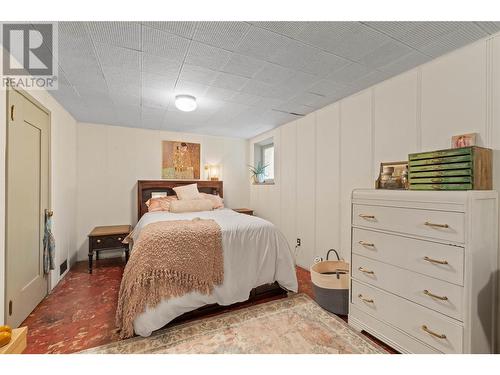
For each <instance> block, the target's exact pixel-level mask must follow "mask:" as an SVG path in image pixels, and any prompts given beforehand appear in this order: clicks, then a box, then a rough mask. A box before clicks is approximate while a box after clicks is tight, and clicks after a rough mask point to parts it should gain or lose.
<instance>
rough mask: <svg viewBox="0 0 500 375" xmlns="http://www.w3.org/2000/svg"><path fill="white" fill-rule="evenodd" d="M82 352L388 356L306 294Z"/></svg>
mask: <svg viewBox="0 0 500 375" xmlns="http://www.w3.org/2000/svg"><path fill="white" fill-rule="evenodd" d="M81 353H87V354H118V353H121V354H129V353H134V354H135V353H137V354H139V353H165V354H166V353H172V354H174V353H175V354H196V353H199V354H202V353H203V354H208V353H213V354H215V353H220V354H245V353H246V354H266V353H269V354H272V353H288V354H301V353H303V354H314V353H318V354H321V353H335V354H349V353H357V354H371V353H374V354H376V353H387V352H386V351H385V350H384V349H382V348H381V347H379V346H377V345H376V344H374V343H372V342H371V341H369V340H368V339H367V338H365V337H364V336H362V335H361V334H360V333H358V332H356V331H355V330H353V329H352V328H350V327H349V326H348V325H347V324H346V323H345V322H344V321H343V320H342V319H340V318H338V317H337V316H335V315H333V314H330V313H328V312H327V311H325V310H323V309H322V308H321V307H319V306H318V305H317V304H316V302H314V301H313V300H312V299H311V298H310V297H308V296H307V295H305V294H295V295H292V296H290V297H288V298H284V299H280V300H276V301H271V302H267V303H263V304H260V305H256V306H252V307H249V308H245V309H241V310H237V311H231V312H228V313H225V314H221V315H218V316H214V317H210V318H206V319H202V320H197V321H193V322H189V323H185V324H181V325H177V326H173V327H170V328H166V329H164V330H160V331H158V332H156V333H154V334H153V335H151V337H147V338H143V337H134V338H132V339H128V340H123V341H119V342H115V343H112V344H108V345H103V346H100V347H97V348H93V349H89V350H86V351H83V352H81Z"/></svg>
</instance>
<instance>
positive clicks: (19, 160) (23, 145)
mask: <svg viewBox="0 0 500 375" xmlns="http://www.w3.org/2000/svg"><path fill="white" fill-rule="evenodd" d="M49 132H50V116H49V114H48V113H47V112H46V111H44V110H43V109H42V108H41V107H39V106H38V105H36V104H35V103H34V102H32V101H31V100H30V99H28V98H27V97H25V96H24V95H22V94H21V93H19V92H17V91H14V90H9V93H8V125H7V181H6V182H7V185H6V187H7V221H6V233H7V237H6V272H5V274H6V303H5V306H6V313H5V316H6V323H7V324H9V325H11V326H13V327H18V326H19V325H20V324H21V323H22V322H23V320H24V319H26V317H27V316H28V315H29V314H30V313H31V312H32V311H33V309H34V308H35V307H36V305H38V303H40V301H41V300H42V299H43V298H44V297H45V296H46V295H47V276H45V275H44V271H43V234H44V225H45V209H48V208H49Z"/></svg>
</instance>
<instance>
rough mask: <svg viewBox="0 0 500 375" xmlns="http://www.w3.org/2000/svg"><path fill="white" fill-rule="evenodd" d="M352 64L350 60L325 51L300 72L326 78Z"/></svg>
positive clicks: (312, 58) (314, 56) (314, 57)
mask: <svg viewBox="0 0 500 375" xmlns="http://www.w3.org/2000/svg"><path fill="white" fill-rule="evenodd" d="M348 64H350V61H349V60H346V59H344V58H342V57H339V56H337V55H334V54H332V53H329V52H325V51H318V52H317V53H315V54H314V55H313V56H311V60H310V61H309V62H308V63H307V64H306V65H304V66H303V67H302V68H301V69H300V70H302V71H303V72H306V73H310V74H315V75H318V76H326V75H328V74H330V73H332V72H333V71H335V70H337V69H340V68H342V67H343V66H346V65H348Z"/></svg>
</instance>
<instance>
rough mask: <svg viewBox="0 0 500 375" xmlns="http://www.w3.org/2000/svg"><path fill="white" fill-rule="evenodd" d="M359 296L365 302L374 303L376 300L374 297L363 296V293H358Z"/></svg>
mask: <svg viewBox="0 0 500 375" xmlns="http://www.w3.org/2000/svg"><path fill="white" fill-rule="evenodd" d="M358 298H359V299H360V300H361V301H363V302H367V303H374V302H375V301H374V300H373V299H371V298H365V297H363V295H362V294H358Z"/></svg>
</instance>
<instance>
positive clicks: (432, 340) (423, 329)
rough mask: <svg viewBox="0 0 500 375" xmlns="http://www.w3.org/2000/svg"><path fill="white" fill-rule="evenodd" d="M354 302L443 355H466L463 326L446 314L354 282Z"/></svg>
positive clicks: (368, 312)
mask: <svg viewBox="0 0 500 375" xmlns="http://www.w3.org/2000/svg"><path fill="white" fill-rule="evenodd" d="M351 302H352V303H353V304H354V305H355V306H356V307H358V308H359V309H360V310H362V311H364V312H366V313H367V314H369V315H371V316H373V317H375V318H377V319H379V320H381V321H385V322H387V323H389V324H391V325H393V326H395V327H397V328H399V329H401V330H402V331H404V332H406V333H407V334H409V335H411V336H412V337H414V338H416V339H418V340H421V341H423V342H424V343H426V344H428V345H430V346H432V347H433V348H436V349H437V350H439V351H441V352H443V353H461V352H462V348H463V327H462V325H460V324H459V323H455V322H454V321H453V320H451V319H450V318H447V317H446V316H444V315H442V314H439V313H437V312H435V311H432V310H430V309H428V308H426V307H423V306H420V305H417V304H416V303H413V302H410V301H408V300H406V299H404V298H401V297H398V296H395V295H393V294H391V293H388V292H384V291H382V290H380V289H378V288H375V287H372V286H369V285H366V284H363V283H361V282H358V281H356V280H352V287H351Z"/></svg>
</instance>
